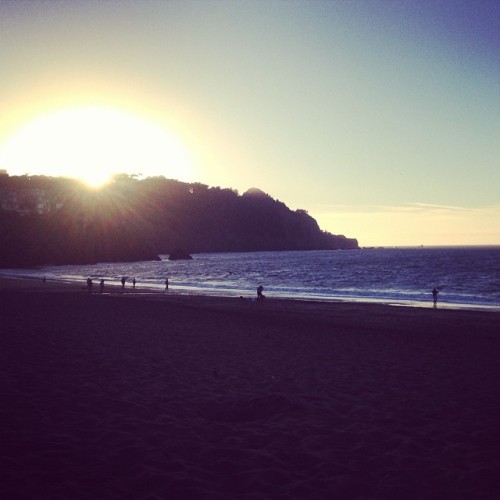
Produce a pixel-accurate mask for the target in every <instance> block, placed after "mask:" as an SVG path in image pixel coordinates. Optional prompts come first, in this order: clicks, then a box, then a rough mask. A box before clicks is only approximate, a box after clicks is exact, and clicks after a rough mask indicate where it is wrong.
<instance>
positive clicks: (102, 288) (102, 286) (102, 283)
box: [99, 280, 104, 293]
mask: <svg viewBox="0 0 500 500" xmlns="http://www.w3.org/2000/svg"><path fill="white" fill-rule="evenodd" d="M99 286H100V288H101V293H102V292H103V291H104V280H101V282H100V283H99Z"/></svg>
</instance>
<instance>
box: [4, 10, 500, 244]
mask: <svg viewBox="0 0 500 500" xmlns="http://www.w3.org/2000/svg"><path fill="white" fill-rule="evenodd" d="M499 53H500V4H499V3H497V2H493V1H487V0H482V1H477V2H468V1H463V0H457V1H443V2H439V3H436V2H433V1H422V2H411V1H403V0H401V1H397V2H386V1H382V0H371V1H358V2H349V1H340V0H339V1H332V2H326V1H314V0H313V1H310V2H305V1H297V2H278V1H269V2H263V1H257V0H249V1H241V2H229V1H222V0H221V1H215V0H213V1H212V0H208V1H205V2H196V1H189V0H183V1H169V2H162V1H141V2H139V1H133V0H123V1H119V2H118V1H114V0H109V1H106V2H91V1H82V2H71V1H64V0H62V1H30V0H20V1H16V2H10V1H6V2H1V3H0V59H1V60H2V72H3V76H4V78H3V79H2V83H0V99H1V101H0V102H1V103H2V114H1V116H0V169H5V170H7V172H8V173H9V174H10V175H22V174H24V173H29V174H34V175H35V174H42V175H51V176H58V175H65V176H68V177H76V178H81V179H86V180H87V181H88V182H93V183H99V182H102V181H104V180H106V178H108V177H109V176H110V175H111V174H112V173H119V172H125V173H129V174H131V173H141V174H143V175H144V176H145V177H147V176H153V175H163V176H164V177H166V178H177V179H179V180H181V181H186V182H201V183H204V184H207V185H209V186H221V187H225V188H232V189H237V190H238V191H239V192H240V193H243V192H245V191H246V190H247V189H249V188H251V187H258V188H260V189H262V190H263V191H265V192H266V193H268V194H269V195H271V196H272V197H273V198H276V199H279V200H281V201H283V202H284V203H285V204H286V205H287V206H289V207H290V208H291V209H299V208H300V209H305V210H307V211H308V212H309V214H310V215H311V216H313V217H314V218H315V219H316V220H317V221H318V223H319V225H320V227H321V228H322V229H324V230H327V231H329V232H331V233H333V234H344V235H346V236H347V237H351V238H357V239H358V241H359V244H360V246H419V245H424V246H434V245H439V246H441V245H446V246H456V245H499V244H500V197H499V194H498V193H499V192H500V165H499V161H500V160H499V159H500V142H499V141H498V137H500V59H499V58H498V54H499Z"/></svg>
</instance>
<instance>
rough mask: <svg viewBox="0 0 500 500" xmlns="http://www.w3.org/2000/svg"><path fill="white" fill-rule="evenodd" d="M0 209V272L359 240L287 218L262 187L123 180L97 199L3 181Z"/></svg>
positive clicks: (348, 245) (69, 189)
mask: <svg viewBox="0 0 500 500" xmlns="http://www.w3.org/2000/svg"><path fill="white" fill-rule="evenodd" d="M19 199H23V200H24V205H23V206H21V205H20V204H19V202H18V201H17V202H15V200H19ZM5 200H7V201H8V203H7V201H5ZM13 200H14V201H13ZM40 200H43V205H40V203H39V202H40ZM0 202H1V203H2V205H1V207H2V208H1V210H0V231H1V234H2V245H1V247H0V267H26V266H34V265H42V264H85V263H95V262H121V261H137V260H153V259H158V255H159V254H169V253H171V252H172V251H173V250H175V249H178V248H182V249H185V251H186V252H189V253H199V252H243V251H247V252H253V251H265V250H336V249H358V248H359V247H358V242H357V240H356V239H353V238H346V237H345V236H343V235H333V234H330V233H328V232H326V231H322V230H321V229H320V228H319V226H318V223H317V222H316V220H315V219H313V218H312V217H311V216H310V215H309V214H308V213H307V212H306V211H305V210H296V211H292V210H290V209H289V208H288V207H287V206H286V205H285V204H284V203H282V202H280V201H278V200H275V199H273V198H272V197H271V196H269V195H268V194H266V193H264V192H263V191H261V190H260V189H258V188H251V189H249V190H248V191H246V192H245V193H244V194H243V195H239V194H238V193H237V192H236V191H235V190H232V189H225V188H220V187H208V186H207V185H205V184H201V183H184V182H180V181H177V180H171V179H165V178H164V177H150V178H146V179H144V180H137V179H136V178H135V177H134V176H128V175H124V174H121V175H118V176H115V178H114V181H113V182H112V183H111V184H110V185H108V186H107V187H105V188H103V189H101V190H99V191H95V190H89V189H87V188H86V187H85V186H83V185H82V184H81V183H80V182H79V181H76V180H73V179H67V178H51V177H44V176H33V177H28V176H20V177H9V176H2V177H1V178H0ZM16 203H17V204H16ZM41 206H42V209H40V208H39V207H41ZM37 207H38V208H37Z"/></svg>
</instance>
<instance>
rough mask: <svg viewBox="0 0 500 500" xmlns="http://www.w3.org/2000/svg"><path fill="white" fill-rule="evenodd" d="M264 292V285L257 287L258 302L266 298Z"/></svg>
mask: <svg viewBox="0 0 500 500" xmlns="http://www.w3.org/2000/svg"><path fill="white" fill-rule="evenodd" d="M263 291H264V287H263V286H262V285H259V286H258V287H257V300H260V299H265V298H266V296H265V295H264V294H263V293H262V292H263Z"/></svg>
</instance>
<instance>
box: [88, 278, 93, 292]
mask: <svg viewBox="0 0 500 500" xmlns="http://www.w3.org/2000/svg"><path fill="white" fill-rule="evenodd" d="M92 284H93V283H92V279H91V278H87V289H88V291H89V293H92Z"/></svg>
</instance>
